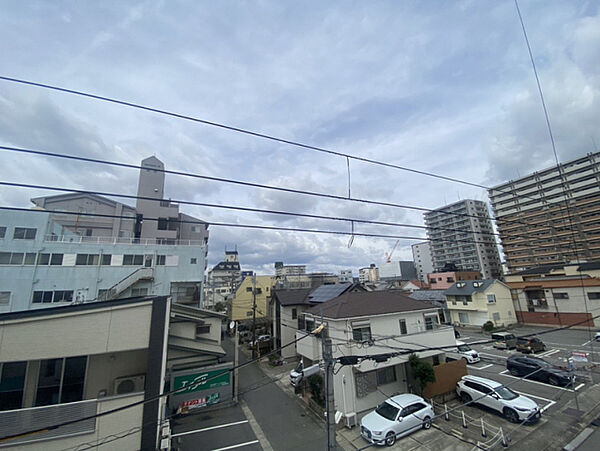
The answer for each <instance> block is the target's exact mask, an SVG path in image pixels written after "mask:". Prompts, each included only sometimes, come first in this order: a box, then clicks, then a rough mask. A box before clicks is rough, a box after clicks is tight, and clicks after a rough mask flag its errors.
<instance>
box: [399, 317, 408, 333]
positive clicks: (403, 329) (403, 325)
mask: <svg viewBox="0 0 600 451" xmlns="http://www.w3.org/2000/svg"><path fill="white" fill-rule="evenodd" d="M407 333H408V330H407V329H406V320H405V319H401V320H400V335H406V334H407Z"/></svg>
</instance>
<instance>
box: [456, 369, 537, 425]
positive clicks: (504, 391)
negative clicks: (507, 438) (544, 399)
mask: <svg viewBox="0 0 600 451" xmlns="http://www.w3.org/2000/svg"><path fill="white" fill-rule="evenodd" d="M456 393H457V394H458V396H459V397H460V399H461V400H462V401H463V402H465V403H467V402H470V401H473V400H474V403H477V404H481V405H482V406H485V407H489V408H490V409H493V410H495V411H497V412H499V413H501V414H502V415H504V417H505V418H506V419H507V420H508V421H511V422H513V423H519V422H521V421H525V420H527V421H528V422H534V421H537V420H539V419H540V417H541V416H542V412H541V411H540V408H539V406H538V405H537V403H536V402H535V401H532V400H531V399H529V398H528V397H526V396H523V395H519V394H518V393H515V392H514V391H512V390H511V389H509V388H507V387H504V386H503V385H502V384H501V383H500V382H496V381H493V380H490V379H484V378H483V377H477V376H463V378H462V379H461V380H460V381H459V382H458V385H457V386H456ZM484 395H486V396H484Z"/></svg>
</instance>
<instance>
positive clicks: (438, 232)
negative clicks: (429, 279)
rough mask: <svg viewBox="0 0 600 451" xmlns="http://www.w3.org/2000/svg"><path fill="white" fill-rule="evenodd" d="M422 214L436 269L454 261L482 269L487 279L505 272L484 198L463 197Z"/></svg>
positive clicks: (458, 264) (474, 268) (440, 268)
mask: <svg viewBox="0 0 600 451" xmlns="http://www.w3.org/2000/svg"><path fill="white" fill-rule="evenodd" d="M423 216H424V217H425V225H426V226H427V237H428V238H429V241H430V246H431V258H432V260H433V268H434V271H436V272H440V271H442V270H443V268H444V267H445V266H446V265H447V264H454V265H455V266H456V268H458V270H475V271H479V272H481V274H482V275H483V278H484V279H496V278H499V277H501V276H502V265H501V263H500V254H499V253H498V246H497V245H496V240H495V235H494V234H493V233H494V230H493V228H492V220H491V219H490V215H489V213H488V207H487V204H486V203H485V202H481V201H479V200H472V199H468V200H462V201H460V202H456V203H453V204H450V205H446V206H445V207H441V208H438V209H436V210H433V211H430V212H427V213H425V214H424V215H423Z"/></svg>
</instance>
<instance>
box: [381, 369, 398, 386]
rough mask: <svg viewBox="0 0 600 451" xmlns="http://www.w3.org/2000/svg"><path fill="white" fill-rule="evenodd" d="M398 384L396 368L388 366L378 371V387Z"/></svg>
mask: <svg viewBox="0 0 600 451" xmlns="http://www.w3.org/2000/svg"><path fill="white" fill-rule="evenodd" d="M392 382H396V367H395V366H388V367H386V368H380V369H378V370H377V385H385V384H391V383H392Z"/></svg>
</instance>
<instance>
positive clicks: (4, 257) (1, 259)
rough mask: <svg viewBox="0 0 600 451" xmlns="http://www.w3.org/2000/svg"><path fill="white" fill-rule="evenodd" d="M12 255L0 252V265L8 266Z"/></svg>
mask: <svg viewBox="0 0 600 451" xmlns="http://www.w3.org/2000/svg"><path fill="white" fill-rule="evenodd" d="M11 255H12V254H11V253H10V252H0V265H8V264H10V256H11Z"/></svg>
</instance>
